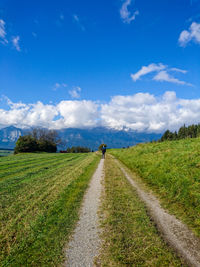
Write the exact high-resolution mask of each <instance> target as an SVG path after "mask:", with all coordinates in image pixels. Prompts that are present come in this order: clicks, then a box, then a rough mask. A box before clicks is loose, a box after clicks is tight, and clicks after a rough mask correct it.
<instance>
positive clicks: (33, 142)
mask: <svg viewBox="0 0 200 267" xmlns="http://www.w3.org/2000/svg"><path fill="white" fill-rule="evenodd" d="M59 142H60V140H59V138H58V134H57V132H56V131H49V130H46V129H33V130H32V132H31V133H30V134H28V135H24V136H20V137H19V139H18V140H17V143H16V147H15V150H14V153H15V154H17V153H21V152H36V151H40V152H48V153H55V152H56V151H57V143H59Z"/></svg>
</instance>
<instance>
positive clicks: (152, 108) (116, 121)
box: [101, 92, 200, 132]
mask: <svg viewBox="0 0 200 267" xmlns="http://www.w3.org/2000/svg"><path fill="white" fill-rule="evenodd" d="M199 117H200V99H193V100H185V99H178V98H177V97H176V93H175V92H166V93H165V94H164V95H163V96H161V97H155V96H154V95H151V94H144V93H140V94H136V95H133V96H117V97H116V96H115V97H113V98H112V100H111V101H110V103H108V104H105V105H102V108H101V119H102V124H103V125H106V126H108V127H111V128H115V129H119V130H120V129H123V128H130V129H132V130H136V131H141V132H142V131H145V132H163V131H164V130H166V129H170V130H177V129H178V128H179V127H181V126H182V125H183V124H184V123H185V124H192V123H199Z"/></svg>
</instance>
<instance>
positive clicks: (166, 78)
mask: <svg viewBox="0 0 200 267" xmlns="http://www.w3.org/2000/svg"><path fill="white" fill-rule="evenodd" d="M153 80H154V81H160V82H170V83H176V84H182V85H188V86H192V84H190V83H187V82H184V81H181V80H179V79H177V78H174V77H173V76H171V75H170V74H169V73H167V71H165V70H162V71H160V72H159V73H158V74H156V75H155V76H154V77H153Z"/></svg>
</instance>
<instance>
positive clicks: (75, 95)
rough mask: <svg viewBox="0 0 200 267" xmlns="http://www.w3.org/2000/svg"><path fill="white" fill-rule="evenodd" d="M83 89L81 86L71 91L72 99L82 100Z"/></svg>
mask: <svg viewBox="0 0 200 267" xmlns="http://www.w3.org/2000/svg"><path fill="white" fill-rule="evenodd" d="M80 93H81V88H80V87H79V86H76V87H74V88H73V89H72V90H70V91H69V94H70V96H71V97H72V98H80Z"/></svg>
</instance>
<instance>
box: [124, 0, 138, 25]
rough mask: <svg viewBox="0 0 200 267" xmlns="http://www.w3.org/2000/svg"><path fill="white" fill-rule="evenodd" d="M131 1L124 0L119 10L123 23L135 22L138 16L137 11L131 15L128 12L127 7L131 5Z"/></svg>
mask: <svg viewBox="0 0 200 267" xmlns="http://www.w3.org/2000/svg"><path fill="white" fill-rule="evenodd" d="M131 2H132V0H125V1H124V3H123V5H122V7H121V9H120V16H121V18H122V20H123V22H124V23H128V24H129V23H131V21H133V20H135V18H136V16H137V15H139V11H138V10H136V11H135V12H134V13H133V14H131V12H130V11H129V10H128V6H130V5H131Z"/></svg>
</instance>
